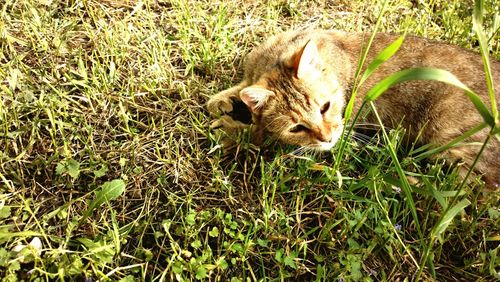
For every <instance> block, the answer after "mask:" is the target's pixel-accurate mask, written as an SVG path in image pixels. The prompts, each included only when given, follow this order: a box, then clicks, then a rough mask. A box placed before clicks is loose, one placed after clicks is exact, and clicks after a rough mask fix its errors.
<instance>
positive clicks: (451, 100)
mask: <svg viewBox="0 0 500 282" xmlns="http://www.w3.org/2000/svg"><path fill="white" fill-rule="evenodd" d="M397 37H398V36H396V35H392V34H378V35H377V36H376V37H375V41H374V42H373V45H372V48H371V49H370V52H369V54H368V62H370V61H371V60H372V59H373V58H374V56H375V55H376V54H378V53H379V52H380V51H382V50H383V49H384V48H385V47H386V46H388V45H389V44H390V43H392V42H393V41H394V40H395V39H396V38H397ZM367 40H368V38H367V35H365V34H355V33H343V32H337V31H323V30H315V31H310V30H309V31H292V32H287V33H282V34H279V35H277V36H274V37H271V38H269V39H268V40H266V41H265V42H264V43H263V44H262V45H260V46H259V47H257V48H255V49H254V50H253V51H252V52H251V53H250V54H249V55H248V57H247V58H246V61H245V76H244V79H243V81H242V82H241V83H240V84H238V85H237V86H234V87H232V88H230V89H228V90H225V91H223V92H221V93H219V94H217V95H215V96H214V97H212V98H211V99H210V101H209V102H208V110H209V111H210V112H211V113H213V114H215V115H220V114H224V113H228V112H230V111H231V110H232V100H231V99H240V100H242V101H243V102H245V104H247V106H248V107H249V109H250V110H251V112H252V118H253V123H254V124H255V125H254V139H255V140H256V142H257V143H258V142H260V141H261V139H262V138H263V136H267V135H271V136H274V137H276V138H278V139H279V140H281V141H282V142H284V143H288V144H294V145H299V146H309V147H312V148H316V149H323V150H328V149H329V148H331V146H333V144H334V143H335V142H336V140H337V138H339V137H340V132H341V131H342V128H343V117H342V114H343V111H344V107H345V103H346V101H348V100H349V98H350V95H351V93H350V89H351V87H352V84H353V79H354V72H355V68H356V65H357V62H358V58H359V55H360V53H361V50H362V48H363V46H364V44H366V41H367ZM413 67H435V68H441V69H445V70H448V71H450V72H451V73H453V74H455V75H456V76H457V77H458V79H460V80H461V81H462V82H463V83H464V84H466V85H467V86H468V87H470V88H471V89H472V90H474V91H475V92H476V93H478V94H479V95H480V96H481V98H482V100H483V102H484V103H485V104H486V105H490V104H491V103H490V100H489V97H488V95H487V86H486V82H485V81H486V80H485V74H484V69H483V64H482V59H481V57H480V55H478V54H476V53H474V52H471V51H468V50H465V49H462V48H459V47H456V46H452V45H448V44H444V43H439V42H434V41H429V40H426V39H424V38H418V37H407V38H406V39H405V42H404V43H403V45H402V46H401V48H400V50H399V51H398V52H397V53H396V54H395V55H394V56H393V57H392V58H391V59H390V60H389V61H388V62H386V63H384V64H382V65H381V66H380V67H379V69H377V71H376V72H374V73H373V75H372V76H371V77H370V78H369V79H368V80H367V81H366V82H365V83H364V84H362V86H361V87H360V89H359V95H358V96H357V97H356V100H355V107H354V110H355V111H354V112H356V111H358V110H359V107H360V105H361V102H362V99H363V97H364V95H365V94H366V92H367V91H368V90H369V89H370V88H371V87H372V86H373V85H374V84H375V83H377V82H378V81H380V80H381V79H383V78H385V77H387V76H388V75H389V74H391V73H394V72H397V71H400V70H402V69H407V68H413ZM491 70H492V74H493V83H494V85H496V86H500V80H499V77H500V63H499V62H498V61H495V60H492V61H491ZM375 106H376V108H377V111H378V113H379V115H380V117H381V119H382V121H383V123H384V125H386V126H396V125H398V124H402V126H403V127H404V128H406V130H407V136H408V137H409V138H411V139H415V138H416V137H417V134H418V133H419V132H421V133H422V134H421V136H420V139H419V140H418V141H419V142H420V143H425V144H426V143H430V144H433V145H437V146H439V145H443V144H447V143H448V142H450V141H451V140H453V139H454V138H456V137H458V136H460V135H462V134H463V133H464V132H465V131H467V130H469V129H471V128H472V127H474V126H476V125H478V124H479V123H481V121H482V117H481V116H480V115H479V113H478V112H477V110H476V109H475V107H474V105H473V104H472V103H471V102H470V100H469V99H468V97H467V96H466V95H465V94H464V93H463V91H461V90H459V89H458V88H456V87H453V86H450V85H448V84H444V83H440V82H435V81H411V82H406V83H402V84H399V85H396V86H394V87H392V88H390V89H389V90H388V91H386V93H384V94H383V95H382V96H380V97H379V98H378V99H377V100H376V101H375ZM325 108H327V110H326V111H325V112H324V113H323V114H322V113H321V112H322V110H325ZM366 121H367V122H375V123H376V121H375V120H374V117H373V116H372V115H371V114H368V116H367V117H366ZM214 124H215V125H217V126H223V127H224V128H226V129H227V130H229V131H231V129H233V130H234V129H237V130H239V129H241V128H242V125H241V123H238V122H235V123H234V124H232V123H231V121H230V120H229V119H228V118H227V116H223V117H222V118H221V119H218V120H216V121H215V123H214ZM487 132H488V131H487V129H485V130H483V131H481V132H479V133H478V134H476V135H474V136H473V137H472V138H469V139H468V140H466V142H468V143H472V142H478V143H482V142H483V140H484V139H485V137H486V135H487ZM479 148H480V145H477V144H472V145H471V144H468V145H461V146H458V147H454V148H452V149H450V150H448V151H446V152H444V153H442V154H441V155H440V156H441V157H444V158H446V159H447V160H449V161H450V162H454V161H458V160H462V161H463V162H464V163H465V167H464V170H465V169H467V167H468V166H470V165H471V164H472V162H473V160H474V158H475V156H476V154H477V152H478V151H479ZM476 169H477V171H479V172H480V173H484V174H485V180H486V181H487V182H488V185H489V186H490V187H497V186H498V184H499V183H500V142H499V141H498V139H496V138H492V139H491V142H490V143H489V146H488V147H487V148H486V150H485V152H484V153H483V155H482V157H481V158H480V161H479V162H478V164H477V166H476Z"/></svg>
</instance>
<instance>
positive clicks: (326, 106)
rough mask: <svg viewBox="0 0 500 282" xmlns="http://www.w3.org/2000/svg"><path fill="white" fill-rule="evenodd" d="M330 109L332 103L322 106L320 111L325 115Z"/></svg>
mask: <svg viewBox="0 0 500 282" xmlns="http://www.w3.org/2000/svg"><path fill="white" fill-rule="evenodd" d="M329 108H330V102H326V103H325V104H324V105H323V106H321V108H320V109H319V111H320V112H321V114H324V113H326V112H327V111H328V109H329Z"/></svg>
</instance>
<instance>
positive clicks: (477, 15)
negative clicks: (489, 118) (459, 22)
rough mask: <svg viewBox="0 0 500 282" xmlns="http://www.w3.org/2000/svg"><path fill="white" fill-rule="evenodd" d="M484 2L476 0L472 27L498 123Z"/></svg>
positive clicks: (493, 111) (494, 115)
mask: <svg viewBox="0 0 500 282" xmlns="http://www.w3.org/2000/svg"><path fill="white" fill-rule="evenodd" d="M483 6H484V1H483V0H476V1H475V3H474V13H473V16H472V27H473V30H474V31H475V32H476V35H477V39H478V41H479V49H480V50H481V57H482V58H483V66H484V73H485V76H486V85H487V86H488V93H489V95H490V102H491V112H492V114H493V118H494V120H495V122H497V121H498V109H497V104H496V98H495V89H494V86H493V78H492V74H491V67H490V60H489V56H488V54H489V50H488V40H487V39H486V35H485V33H484V30H483Z"/></svg>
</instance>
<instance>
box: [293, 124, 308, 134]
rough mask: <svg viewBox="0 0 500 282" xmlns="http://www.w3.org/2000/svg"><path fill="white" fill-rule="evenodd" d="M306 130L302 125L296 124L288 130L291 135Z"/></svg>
mask: <svg viewBox="0 0 500 282" xmlns="http://www.w3.org/2000/svg"><path fill="white" fill-rule="evenodd" d="M307 130H308V128H307V127H305V126H304V125H302V124H297V125H296V126H294V127H292V128H290V132H291V133H299V132H303V131H307Z"/></svg>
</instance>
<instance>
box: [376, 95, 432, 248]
mask: <svg viewBox="0 0 500 282" xmlns="http://www.w3.org/2000/svg"><path fill="white" fill-rule="evenodd" d="M369 103H370V106H371V108H372V110H373V113H374V114H375V116H376V117H377V121H378V123H379V124H380V129H381V130H382V135H383V137H384V140H385V142H386V144H387V148H388V151H389V154H390V155H391V159H392V161H393V162H394V166H395V167H396V171H397V173H398V176H399V178H400V179H401V188H402V189H403V192H404V194H405V196H406V202H407V203H408V205H409V206H410V210H411V214H412V217H413V220H414V221H415V227H416V228H417V231H418V235H419V237H420V239H421V240H422V239H423V234H422V231H421V229H420V223H419V220H418V215H417V208H416V206H415V201H414V200H413V196H412V191H411V187H410V183H409V182H408V178H406V175H405V173H404V171H403V168H402V167H401V164H400V163H399V159H398V155H397V154H396V149H395V148H394V145H393V144H392V142H391V140H390V139H389V135H387V132H386V130H385V127H384V125H383V123H382V120H381V119H380V116H379V115H378V112H377V109H376V108H375V104H374V103H373V102H372V101H370V102H369Z"/></svg>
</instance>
